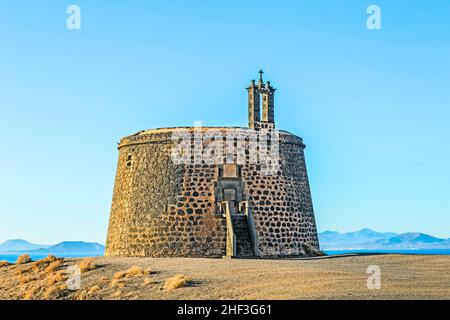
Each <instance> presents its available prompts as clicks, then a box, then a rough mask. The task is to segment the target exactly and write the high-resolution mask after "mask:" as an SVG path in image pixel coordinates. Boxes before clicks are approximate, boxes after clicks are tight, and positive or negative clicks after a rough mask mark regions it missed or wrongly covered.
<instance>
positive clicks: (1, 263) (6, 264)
mask: <svg viewBox="0 0 450 320" xmlns="http://www.w3.org/2000/svg"><path fill="white" fill-rule="evenodd" d="M9 265H10V263H9V262H8V261H4V260H3V261H0V268H3V267H7V266H9Z"/></svg>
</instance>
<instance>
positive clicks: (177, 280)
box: [164, 274, 190, 290]
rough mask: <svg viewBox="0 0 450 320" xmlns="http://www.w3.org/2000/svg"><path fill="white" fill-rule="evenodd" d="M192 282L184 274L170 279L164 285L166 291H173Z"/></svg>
mask: <svg viewBox="0 0 450 320" xmlns="http://www.w3.org/2000/svg"><path fill="white" fill-rule="evenodd" d="M189 281H190V279H189V278H187V277H186V276H185V275H183V274H177V275H176V276H175V277H172V278H169V279H167V280H166V283H165V284H164V288H165V289H166V290H173V289H178V288H181V287H184V286H186V284H187V283H188V282H189Z"/></svg>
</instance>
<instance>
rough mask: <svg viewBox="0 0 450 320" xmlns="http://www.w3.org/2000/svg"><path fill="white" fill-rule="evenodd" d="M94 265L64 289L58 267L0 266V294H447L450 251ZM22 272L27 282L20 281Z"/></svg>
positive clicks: (17, 296) (132, 260) (70, 262)
mask: <svg viewBox="0 0 450 320" xmlns="http://www.w3.org/2000/svg"><path fill="white" fill-rule="evenodd" d="M79 262H80V259H68V260H65V261H64V264H63V265H62V266H61V267H60V268H58V269H59V270H60V272H64V270H66V269H67V268H68V267H69V266H71V265H74V264H77V263H79ZM94 262H95V264H96V267H95V269H93V270H88V271H86V272H83V273H82V275H81V289H79V290H77V291H71V290H68V289H67V288H65V285H64V284H65V283H66V281H65V280H62V281H61V282H56V284H51V285H50V282H49V278H50V277H51V276H53V275H54V273H55V272H56V273H57V272H58V270H55V271H54V273H49V272H44V271H42V270H41V271H39V270H36V268H34V269H33V267H32V264H26V265H21V266H15V265H13V266H8V267H0V299H23V298H28V299H44V298H45V299H450V256H432V255H417V256H416V255H367V256H343V257H333V258H330V257H328V258H324V259H297V260H295V259H289V260H262V259H248V260H244V259H232V260H228V259H189V258H167V259H166V258H164V259H154V258H105V257H101V258H95V259H94ZM371 265H377V266H379V267H380V269H381V289H380V290H369V289H368V288H367V278H368V277H369V274H367V273H366V270H367V267H368V266H371ZM133 266H138V267H142V268H143V270H144V272H143V273H142V274H137V275H126V276H124V277H122V278H121V279H119V280H116V281H114V280H113V278H114V274H115V273H117V272H119V271H125V270H127V269H129V268H130V267H133ZM147 268H148V269H150V270H151V272H150V273H149V272H148V271H146V269H147ZM18 269H20V270H21V271H18ZM33 270H34V271H33ZM19 273H20V274H21V275H22V278H20V277H21V275H20V274H19ZM177 274H183V275H185V276H186V277H188V278H189V279H190V280H189V281H188V282H187V284H186V285H185V286H184V287H181V288H178V289H173V290H168V289H165V288H164V285H165V282H166V280H167V279H168V278H171V277H173V276H175V275H177ZM24 275H25V276H26V275H28V277H29V278H28V280H29V281H27V280H23V276H24ZM21 279H22V280H21ZM30 279H31V280H30ZM49 288H50V289H49ZM51 288H54V289H51Z"/></svg>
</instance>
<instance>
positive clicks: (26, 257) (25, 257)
mask: <svg viewBox="0 0 450 320" xmlns="http://www.w3.org/2000/svg"><path fill="white" fill-rule="evenodd" d="M30 262H32V260H31V258H30V256H29V255H28V254H23V255H21V256H19V257H18V258H17V261H16V263H17V264H25V263H30Z"/></svg>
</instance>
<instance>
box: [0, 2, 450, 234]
mask: <svg viewBox="0 0 450 320" xmlns="http://www.w3.org/2000/svg"><path fill="white" fill-rule="evenodd" d="M70 4H76V5H79V6H80V8H81V27H82V28H81V30H73V31H70V30H68V29H67V28H66V19H67V17H68V15H67V14H66V9H67V7H68V5H70ZM371 4H377V5H379V6H380V8H381V13H382V29H381V30H373V31H369V30H368V29H367V28H366V19H367V14H366V9H367V7H368V6H369V5H371ZM0 39H1V50H0V87H1V89H0V134H1V136H2V147H1V150H2V151H1V157H0V180H1V183H0V221H1V223H0V241H3V240H6V239H10V238H25V239H28V240H30V241H33V242H41V243H54V242H58V241H62V240H86V241H99V242H104V241H105V237H106V229H107V223H108V217H109V209H110V204H111V198H112V190H113V184H114V175H115V169H116V162H117V150H116V142H117V141H118V140H119V139H120V137H122V136H125V135H128V134H131V133H134V132H136V131H138V130H141V129H149V128H153V127H164V126H186V125H192V124H193V122H194V121H195V120H201V121H203V124H204V125H235V126H238V125H246V122H247V107H246V104H247V101H246V91H245V89H244V88H245V87H246V86H247V85H248V83H249V81H250V79H252V78H255V77H257V71H258V69H259V68H260V67H262V68H264V70H265V71H266V73H265V78H266V79H267V80H270V81H271V83H272V84H273V85H274V86H275V87H276V88H278V91H277V96H276V110H275V112H276V122H277V126H278V127H279V128H282V129H285V130H288V131H291V132H292V133H295V134H297V135H300V136H301V137H303V138H304V141H305V143H306V145H307V149H306V157H307V163H308V170H309V176H310V184H311V188H312V195H313V200H314V207H315V213H316V220H317V223H318V227H319V230H321V231H323V230H326V229H331V230H339V231H351V230H357V229H361V228H364V227H370V228H373V229H377V230H381V231H396V232H406V231H420V232H425V233H430V234H433V235H436V236H441V237H450V216H449V215H450V168H449V163H450V126H449V121H450V1H447V0H433V1H404V0H397V1H378V0H377V1H363V0H359V1H356V0H345V1H344V0H341V1H331V0H328V1H325V0H321V1H312V0H310V1H298V0H295V1H294V0H292V1H277V2H274V1H264V0H258V1H253V0H249V1H245V2H244V1H226V2H219V1H206V0H204V1H196V0H192V1H179V0H173V1H128V2H124V1H118V0H117V1H111V0H108V1H106V0H102V1H100V0H97V1H92V0H89V1H81V0H72V1H53V0H41V1H31V0H30V1H23V0H16V1H2V2H1V10H0Z"/></svg>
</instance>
